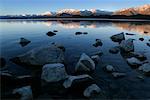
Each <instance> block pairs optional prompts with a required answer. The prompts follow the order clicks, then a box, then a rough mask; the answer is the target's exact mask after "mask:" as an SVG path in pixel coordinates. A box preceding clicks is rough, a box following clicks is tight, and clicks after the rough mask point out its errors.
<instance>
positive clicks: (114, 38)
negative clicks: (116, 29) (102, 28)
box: [110, 32, 125, 42]
mask: <svg viewBox="0 0 150 100" xmlns="http://www.w3.org/2000/svg"><path fill="white" fill-rule="evenodd" d="M110 38H111V40H112V41H114V42H121V41H122V40H125V36H124V32H122V33H119V34H116V35H113V36H111V37H110Z"/></svg>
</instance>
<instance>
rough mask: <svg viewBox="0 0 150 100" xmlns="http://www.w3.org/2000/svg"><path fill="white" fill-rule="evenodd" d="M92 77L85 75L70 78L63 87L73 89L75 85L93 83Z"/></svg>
mask: <svg viewBox="0 0 150 100" xmlns="http://www.w3.org/2000/svg"><path fill="white" fill-rule="evenodd" d="M92 80H93V79H92V77H91V76H89V75H87V74H84V75H78V76H69V77H68V78H67V79H66V80H65V81H64V83H63V86H64V87H65V88H70V87H72V85H73V84H79V85H80V83H82V82H86V81H92Z"/></svg>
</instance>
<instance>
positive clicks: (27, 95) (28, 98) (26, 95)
mask: <svg viewBox="0 0 150 100" xmlns="http://www.w3.org/2000/svg"><path fill="white" fill-rule="evenodd" d="M13 94H19V95H21V98H20V99H21V100H33V96H32V89H31V86H25V87H22V88H17V89H15V90H13Z"/></svg>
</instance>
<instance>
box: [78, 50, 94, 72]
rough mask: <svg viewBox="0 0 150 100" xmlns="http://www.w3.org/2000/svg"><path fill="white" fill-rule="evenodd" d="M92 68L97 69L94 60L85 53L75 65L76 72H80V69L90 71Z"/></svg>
mask: <svg viewBox="0 0 150 100" xmlns="http://www.w3.org/2000/svg"><path fill="white" fill-rule="evenodd" d="M92 70H95V63H94V61H93V60H92V59H91V58H90V57H89V56H87V55H86V54H85V53H83V54H82V55H81V57H80V59H79V61H78V63H77V65H76V67H75V71H76V72H78V71H81V72H82V71H83V72H84V71H85V72H87V71H88V72H89V71H92Z"/></svg>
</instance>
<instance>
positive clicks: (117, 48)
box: [109, 46, 120, 54]
mask: <svg viewBox="0 0 150 100" xmlns="http://www.w3.org/2000/svg"><path fill="white" fill-rule="evenodd" d="M119 50H120V49H119V47H118V46H116V47H112V48H110V49H109V52H110V53H112V54H116V53H118V52H119Z"/></svg>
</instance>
